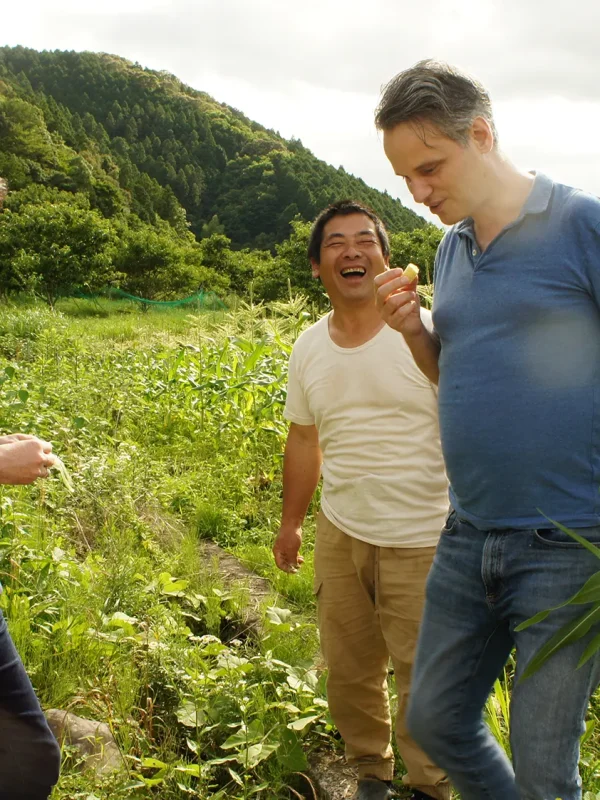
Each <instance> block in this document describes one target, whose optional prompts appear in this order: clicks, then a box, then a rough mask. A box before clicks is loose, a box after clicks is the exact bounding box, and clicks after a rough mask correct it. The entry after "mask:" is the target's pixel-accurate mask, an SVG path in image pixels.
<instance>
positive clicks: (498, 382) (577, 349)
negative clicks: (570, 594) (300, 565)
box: [433, 174, 600, 530]
mask: <svg viewBox="0 0 600 800" xmlns="http://www.w3.org/2000/svg"><path fill="white" fill-rule="evenodd" d="M433 323H434V326H435V329H436V331H437V333H438V335H439V337H440V341H441V353H440V362H439V364H440V381H439V413H440V430H441V437H442V448H443V452H444V458H445V460H446V467H447V471H448V477H449V480H450V487H451V488H450V499H451V502H452V505H453V507H454V508H455V509H456V511H457V512H458V514H459V516H460V517H462V518H464V519H466V520H468V521H469V522H471V523H472V524H473V525H474V526H475V527H477V528H480V529H482V530H486V529H491V528H523V529H525V528H536V527H548V521H547V520H546V519H545V518H544V516H543V515H542V513H540V512H543V514H546V515H548V516H549V517H551V518H552V519H555V520H558V521H559V522H562V523H563V524H565V525H570V526H572V527H588V526H591V525H600V200H598V199H597V198H595V197H592V196H591V195H587V194H584V193H583V192H580V191H578V190H577V189H573V188H571V187H569V186H563V185H560V184H557V183H553V182H552V181H551V180H550V179H549V178H547V177H545V176H544V175H541V174H538V175H536V178H535V181H534V183H533V188H532V190H531V193H530V195H529V198H528V200H527V202H526V203H525V206H524V208H523V210H522V212H521V214H520V216H519V217H518V218H517V219H516V220H515V221H514V222H512V223H511V224H510V225H508V226H507V227H506V228H504V230H503V231H501V233H500V234H499V235H498V236H497V237H496V238H495V239H494V241H493V242H492V243H491V244H490V245H489V247H488V248H487V249H486V250H485V251H483V252H481V250H480V248H479V246H478V244H477V241H476V239H475V236H474V233H473V222H472V220H470V219H467V220H464V221H463V222H461V223H459V224H458V225H455V226H454V227H453V228H451V229H450V230H449V231H448V233H447V234H446V236H445V237H444V239H443V241H442V243H441V245H440V247H439V250H438V254H437V258H436V272H435V293H434V303H433ZM538 509H539V510H538Z"/></svg>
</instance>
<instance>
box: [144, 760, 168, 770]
mask: <svg viewBox="0 0 600 800" xmlns="http://www.w3.org/2000/svg"><path fill="white" fill-rule="evenodd" d="M142 767H149V768H150V769H167V767H168V764H165V762H164V761H159V760H158V758H142Z"/></svg>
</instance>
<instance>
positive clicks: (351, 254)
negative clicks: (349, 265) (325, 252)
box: [344, 242, 360, 258]
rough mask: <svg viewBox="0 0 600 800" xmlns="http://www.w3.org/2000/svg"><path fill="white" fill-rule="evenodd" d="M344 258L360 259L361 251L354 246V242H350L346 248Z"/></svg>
mask: <svg viewBox="0 0 600 800" xmlns="http://www.w3.org/2000/svg"><path fill="white" fill-rule="evenodd" d="M344 258H360V250H359V249H358V248H357V246H356V245H355V244H352V242H350V243H349V244H348V246H347V247H346V252H345V253H344Z"/></svg>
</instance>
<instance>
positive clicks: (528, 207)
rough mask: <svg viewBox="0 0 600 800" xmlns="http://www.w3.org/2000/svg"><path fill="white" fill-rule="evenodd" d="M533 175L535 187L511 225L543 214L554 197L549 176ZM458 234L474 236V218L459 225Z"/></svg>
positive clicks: (552, 185) (456, 229)
mask: <svg viewBox="0 0 600 800" xmlns="http://www.w3.org/2000/svg"><path fill="white" fill-rule="evenodd" d="M531 174H532V175H535V180H534V182H533V186H532V189H531V191H530V192H529V196H528V198H527V200H526V201H525V205H524V206H523V208H522V209H521V213H520V214H519V216H518V217H517V219H516V220H515V221H514V222H513V223H512V224H511V227H512V225H516V224H517V223H518V222H520V221H521V220H522V219H523V218H524V217H526V216H528V215H529V214H543V213H544V211H546V209H547V208H548V204H549V202H550V197H551V196H552V189H553V187H554V183H553V181H552V180H551V178H549V177H548V176H547V175H544V174H543V173H542V172H535V171H534V170H532V171H531ZM455 231H456V233H458V234H459V235H460V236H468V237H472V236H473V219H472V217H467V218H466V219H463V220H462V222H459V223H457V225H456V228H455Z"/></svg>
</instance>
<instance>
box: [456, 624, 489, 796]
mask: <svg viewBox="0 0 600 800" xmlns="http://www.w3.org/2000/svg"><path fill="white" fill-rule="evenodd" d="M499 627H500V626H499V625H496V627H495V628H494V630H493V631H492V632H491V633H490V635H489V636H488V638H487V639H486V641H485V645H484V646H483V649H482V650H481V653H480V654H479V657H478V658H477V659H476V660H475V659H473V660H474V665H473V668H472V669H471V671H470V673H469V675H468V678H467V679H466V680H465V681H463V684H462V687H461V689H460V703H457V704H456V709H455V712H454V717H455V719H454V720H453V724H452V728H453V729H456V731H457V733H458V735H457V736H456V738H457V739H459V738H460V728H461V725H460V712H461V711H462V709H463V708H464V696H465V694H466V690H467V687H468V686H469V684H470V682H471V681H472V680H473V678H474V677H475V675H476V674H477V667H478V666H479V664H480V663H481V660H482V658H483V655H484V653H485V650H486V647H487V646H488V644H489V642H490V640H491V639H492V637H493V635H494V634H495V633H496V631H497V630H498V629H499ZM481 712H482V714H481V721H482V722H483V707H482V709H481ZM472 774H473V773H472ZM473 777H474V778H475V779H476V780H477V782H478V783H479V785H480V789H481V791H482V792H484V793H485V794H484V795H483V794H482V798H481V800H495V798H494V795H492V794H490V793H489V791H488V790H487V789H486V787H485V785H484V783H483V773H482V772H480V771H479V769H477V772H476V773H475V774H474V775H473Z"/></svg>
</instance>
